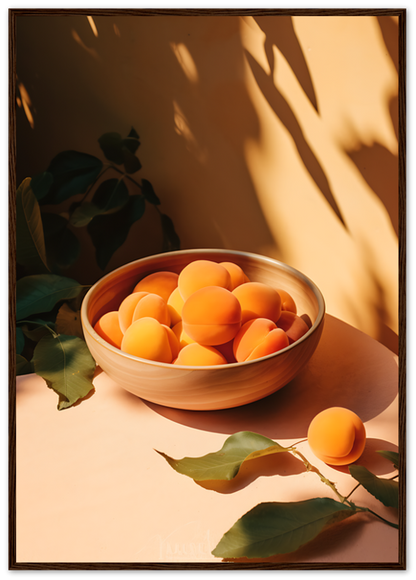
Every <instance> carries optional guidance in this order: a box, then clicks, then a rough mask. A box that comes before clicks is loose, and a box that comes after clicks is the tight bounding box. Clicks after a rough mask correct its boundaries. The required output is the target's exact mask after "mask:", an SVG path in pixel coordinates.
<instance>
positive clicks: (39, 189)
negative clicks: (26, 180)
mask: <svg viewBox="0 0 416 580" xmlns="http://www.w3.org/2000/svg"><path fill="white" fill-rule="evenodd" d="M52 183H53V176H52V174H51V173H49V172H48V171H44V172H43V173H39V174H38V175H35V177H32V181H31V182H30V186H31V188H32V191H33V193H34V194H35V197H36V199H37V200H38V201H39V200H41V199H43V198H44V197H45V196H46V195H47V194H48V193H49V190H50V188H51V185H52Z"/></svg>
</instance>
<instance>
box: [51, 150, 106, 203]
mask: <svg viewBox="0 0 416 580" xmlns="http://www.w3.org/2000/svg"><path fill="white" fill-rule="evenodd" d="M102 168H103V162H102V161H101V160H100V159H98V158H97V157H94V156H93V155H89V154H88V153H80V152H79V151H62V152H61V153H58V155H56V156H55V157H54V158H53V159H52V161H51V163H50V165H49V167H48V172H49V173H51V174H52V176H53V183H52V186H51V188H50V190H49V193H48V195H46V196H45V197H43V198H42V202H43V203H48V204H59V203H62V202H63V201H65V200H67V199H68V198H70V197H71V196H73V195H77V194H79V193H85V192H86V191H87V189H88V187H89V186H90V185H92V184H93V183H94V181H95V180H96V179H97V177H98V175H99V174H100V172H101V170H102Z"/></svg>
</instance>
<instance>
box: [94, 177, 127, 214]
mask: <svg viewBox="0 0 416 580" xmlns="http://www.w3.org/2000/svg"><path fill="white" fill-rule="evenodd" d="M128 200H129V191H128V189H127V186H126V184H125V183H124V180H123V178H121V179H115V178H114V179H107V180H106V181H103V182H102V183H100V185H99V186H98V188H97V191H96V192H95V193H94V197H93V198H92V201H93V203H94V204H95V205H96V206H97V207H98V208H99V209H100V210H102V211H109V210H110V209H114V208H117V207H123V205H125V204H126V203H127V202H128Z"/></svg>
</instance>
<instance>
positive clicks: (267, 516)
mask: <svg viewBox="0 0 416 580" xmlns="http://www.w3.org/2000/svg"><path fill="white" fill-rule="evenodd" d="M157 452H158V453H159V454H160V455H161V456H162V457H164V458H165V459H166V461H167V462H168V463H169V465H170V466H171V467H172V468H173V469H175V470H176V471H177V472H178V473H181V474H182V475H186V476H188V477H191V478H192V479H194V481H207V480H230V479H233V478H234V477H236V475H237V474H238V472H239V470H240V468H241V466H242V464H243V463H244V462H246V461H250V460H252V459H255V458H258V457H263V456H265V455H271V454H275V453H291V454H292V455H293V456H294V457H296V458H297V459H299V460H300V461H302V463H303V464H304V466H305V468H306V470H307V471H311V472H313V473H315V474H316V475H318V477H319V478H320V479H321V481H322V482H323V483H324V484H325V485H327V486H328V487H329V488H330V489H331V491H332V492H333V493H334V494H335V495H336V496H337V498H338V501H336V500H334V499H331V498H326V497H324V498H322V497H321V498H314V499H309V500H305V501H298V502H263V503H260V504H258V505H257V506H255V507H254V508H253V509H251V510H250V511H248V512H247V513H246V514H244V515H243V516H242V517H241V518H240V519H239V520H237V522H235V524H234V525H233V526H232V527H231V528H230V530H228V532H226V533H225V534H224V535H223V537H222V538H221V540H220V542H219V543H218V545H217V546H216V547H215V549H214V550H213V552H212V553H213V555H214V556H218V557H221V558H241V557H245V558H267V557H269V556H273V555H276V554H285V553H288V552H293V551H295V550H297V549H298V548H299V547H300V546H302V545H303V544H305V543H307V542H309V541H311V540H312V539H313V538H315V537H316V536H317V535H318V534H320V533H321V532H322V531H323V530H324V529H326V528H327V527H328V526H331V525H334V524H335V523H338V522H340V521H342V520H344V519H346V518H349V517H351V516H353V515H355V514H357V513H360V512H361V513H362V512H368V513H371V514H372V515H374V516H375V517H377V518H378V519H380V520H381V521H383V522H384V523H385V524H387V525H389V526H391V527H394V528H396V529H397V528H398V526H397V524H395V523H394V522H390V521H388V520H386V519H385V518H383V517H382V516H380V515H379V514H377V513H376V512H374V511H373V510H371V509H370V508H367V507H365V506H358V505H356V504H354V503H353V502H352V501H350V500H349V498H350V496H351V495H352V493H353V492H354V491H355V490H356V489H357V488H358V487H359V486H363V487H364V488H365V489H366V490H367V491H368V492H369V493H370V494H371V495H373V496H374V497H375V498H376V499H377V500H379V501H380V502H381V503H383V504H384V505H385V506H387V507H394V508H397V507H398V497H399V495H398V494H399V489H398V482H397V481H394V480H395V479H396V477H397V476H395V477H394V478H392V479H383V478H380V477H377V476H376V475H374V474H372V473H371V472H370V471H369V470H368V469H366V468H365V467H363V466H359V465H350V466H349V471H350V474H351V476H352V477H353V478H354V479H355V480H356V481H358V485H356V486H355V487H354V489H353V490H352V492H351V493H350V494H349V495H348V496H346V497H344V496H342V495H341V494H340V493H339V491H338V490H337V488H336V485H335V483H334V482H332V481H330V480H329V479H327V478H326V477H325V476H324V475H323V474H322V473H321V472H320V471H319V469H318V468H316V467H314V466H313V465H312V464H311V463H310V462H309V461H308V459H306V457H305V456H304V455H303V454H302V453H301V452H300V451H298V450H297V449H296V447H294V446H290V447H282V446H281V445H279V444H278V443H276V442H275V441H273V440H272V439H269V438H267V437H264V436H263V435H259V434H258V433H253V432H251V431H241V432H239V433H235V434H234V435H231V436H230V437H228V438H227V440H226V441H225V443H224V445H223V447H222V448H221V449H220V450H219V451H216V452H213V453H208V454H207V455H204V456H201V457H184V458H183V459H173V458H171V457H169V456H168V455H166V454H165V453H162V452H160V451H157ZM379 453H380V455H382V456H383V457H385V458H386V459H387V460H389V461H390V462H391V463H393V465H394V467H395V468H397V469H398V465H399V458H398V454H397V453H394V452H387V451H379Z"/></svg>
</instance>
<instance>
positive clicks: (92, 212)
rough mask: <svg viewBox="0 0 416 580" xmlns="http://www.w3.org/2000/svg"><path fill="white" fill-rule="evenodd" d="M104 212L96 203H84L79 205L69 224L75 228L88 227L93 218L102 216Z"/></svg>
mask: <svg viewBox="0 0 416 580" xmlns="http://www.w3.org/2000/svg"><path fill="white" fill-rule="evenodd" d="M101 213H102V212H101V210H100V208H99V207H97V206H96V205H95V203H93V202H91V201H84V203H82V204H80V205H78V207H77V208H76V209H75V210H74V212H73V213H72V214H71V217H70V218H69V223H70V224H71V225H72V226H74V227H75V228H83V227H84V226H86V225H88V224H89V223H90V221H91V220H92V218H93V217H95V216H96V215H100V214H101Z"/></svg>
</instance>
